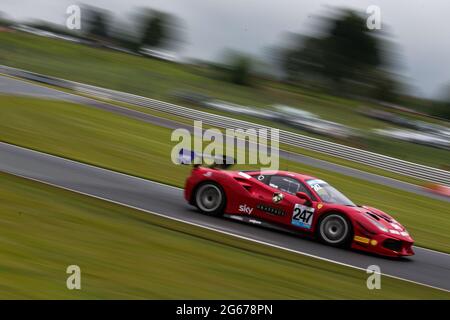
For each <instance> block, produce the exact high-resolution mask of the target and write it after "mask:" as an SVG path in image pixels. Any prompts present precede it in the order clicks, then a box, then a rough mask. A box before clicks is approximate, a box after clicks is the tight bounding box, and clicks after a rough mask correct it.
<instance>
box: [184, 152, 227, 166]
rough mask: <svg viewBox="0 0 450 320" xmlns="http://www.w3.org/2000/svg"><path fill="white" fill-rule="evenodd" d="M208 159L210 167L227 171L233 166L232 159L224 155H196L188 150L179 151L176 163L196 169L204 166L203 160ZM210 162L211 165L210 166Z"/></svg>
mask: <svg viewBox="0 0 450 320" xmlns="http://www.w3.org/2000/svg"><path fill="white" fill-rule="evenodd" d="M205 159H208V162H209V165H210V167H213V168H220V169H227V168H229V167H231V166H232V165H234V164H235V163H234V158H232V157H227V156H224V155H214V156H213V155H210V154H204V153H198V152H195V151H192V150H189V149H181V150H180V152H179V153H178V162H179V163H180V164H185V165H190V164H192V165H193V166H194V167H198V166H200V165H202V164H204V160H205ZM211 162H212V164H211Z"/></svg>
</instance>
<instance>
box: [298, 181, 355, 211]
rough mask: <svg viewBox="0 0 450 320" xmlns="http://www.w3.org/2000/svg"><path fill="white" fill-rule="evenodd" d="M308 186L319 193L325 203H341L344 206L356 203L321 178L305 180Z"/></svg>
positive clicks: (353, 205)
mask: <svg viewBox="0 0 450 320" xmlns="http://www.w3.org/2000/svg"><path fill="white" fill-rule="evenodd" d="M306 182H307V183H308V184H309V186H310V187H311V188H312V189H313V190H314V191H315V192H316V193H317V194H318V195H319V197H320V199H321V200H322V201H323V202H326V203H335V204H342V205H344V206H351V207H355V206H356V205H355V204H354V203H353V202H352V201H351V200H350V199H349V198H347V197H346V196H344V195H343V194H342V193H340V192H339V191H338V190H336V189H335V188H333V187H332V186H330V185H329V184H328V183H326V182H325V181H323V180H319V179H311V180H307V181H306Z"/></svg>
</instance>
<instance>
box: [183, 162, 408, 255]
mask: <svg viewBox="0 0 450 320" xmlns="http://www.w3.org/2000/svg"><path fill="white" fill-rule="evenodd" d="M184 196H185V199H186V200H187V201H188V202H189V203H190V204H191V205H194V206H196V207H197V208H198V209H199V210H200V211H201V212H202V213H205V214H209V215H214V216H222V215H225V216H227V217H230V218H234V219H237V220H240V221H243V222H249V223H253V224H257V225H263V226H268V227H275V228H277V229H280V228H282V229H286V230H289V231H294V232H298V233H302V234H306V235H309V236H312V237H315V238H317V239H319V240H320V241H322V242H323V243H326V244H328V245H331V246H336V247H351V248H354V249H358V250H363V251H368V252H372V253H376V254H380V255H384V256H390V257H400V256H411V255H413V254H414V251H413V249H412V245H413V242H414V240H413V239H412V238H411V236H410V235H409V234H408V232H407V231H406V229H405V228H404V227H403V226H402V225H401V224H400V223H398V222H397V221H396V220H395V219H394V218H392V217H391V216H389V215H388V214H386V213H384V212H382V211H381V210H378V209H375V208H372V207H367V206H357V205H356V204H354V203H353V202H352V201H351V200H349V199H348V198H347V197H346V196H344V195H343V194H342V193H341V192H339V191H338V190H336V189H335V188H333V187H332V186H331V185H329V184H328V183H326V182H325V181H323V180H320V179H317V178H315V177H311V176H308V175H304V174H299V173H294V172H287V171H244V172H243V171H227V170H223V166H222V167H217V166H211V167H204V166H200V165H196V166H194V168H193V170H192V173H191V175H190V176H189V178H188V179H187V181H186V186H185V189H184Z"/></svg>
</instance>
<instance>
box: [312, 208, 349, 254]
mask: <svg viewBox="0 0 450 320" xmlns="http://www.w3.org/2000/svg"><path fill="white" fill-rule="evenodd" d="M352 233H353V231H352V226H351V224H350V222H349V221H348V219H347V218H346V217H345V216H344V215H342V214H339V213H330V214H327V215H326V216H324V217H323V218H322V219H320V222H319V228H318V237H319V239H320V240H321V241H322V242H324V243H326V244H328V245H331V246H335V247H343V246H347V245H348V244H349V243H350V241H351V237H352Z"/></svg>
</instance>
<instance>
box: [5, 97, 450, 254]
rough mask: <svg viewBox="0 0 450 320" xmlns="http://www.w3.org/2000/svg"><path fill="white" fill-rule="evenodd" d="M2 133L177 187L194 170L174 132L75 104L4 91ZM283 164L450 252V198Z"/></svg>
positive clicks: (11, 139)
mask: <svg viewBox="0 0 450 320" xmlns="http://www.w3.org/2000/svg"><path fill="white" fill-rule="evenodd" d="M0 132H1V136H0V140H1V141H5V142H9V143H13V144H17V145H21V146H24V147H27V148H31V149H35V150H40V151H44V152H47V153H51V154H55V155H60V156H63V157H66V158H70V159H74V160H77V161H82V162H86V163H90V164H94V165H97V166H101V167H105V168H109V169H112V170H115V171H120V172H125V173H128V174H132V175H136V176H140V177H144V178H148V179H152V180H156V181H161V182H164V183H168V184H171V185H176V186H183V184H184V181H185V179H186V177H187V176H188V174H189V170H190V168H189V167H187V166H177V165H174V164H173V163H172V162H171V160H170V153H171V150H172V147H173V146H174V145H175V142H171V141H170V136H171V130H169V129H166V128H162V127H157V126H152V125H149V124H147V123H144V122H141V121H137V120H133V119H130V118H127V117H123V116H119V115H116V114H113V113H109V112H106V111H102V110H97V109H95V108H91V107H85V106H80V105H76V104H71V103H64V102H59V101H47V100H37V99H32V98H20V97H9V96H3V97H2V96H0ZM280 161H281V164H280V168H281V169H286V168H289V170H291V171H297V172H304V173H308V174H311V175H314V176H318V177H321V178H323V179H324V180H327V181H329V182H330V183H331V184H333V185H334V186H336V187H337V188H338V189H340V190H342V191H343V192H344V193H346V194H347V195H348V196H349V197H350V198H351V199H352V200H354V201H355V202H356V203H358V204H366V205H371V206H374V207H378V208H380V209H381V210H385V211H386V212H388V213H390V214H392V215H393V216H394V217H395V218H396V219H398V220H399V221H401V222H402V224H404V225H405V226H406V227H407V228H408V230H409V231H410V233H411V234H412V235H413V237H414V238H415V240H416V243H417V244H418V245H420V246H424V247H428V248H431V249H436V250H440V251H444V252H450V233H449V230H450V219H449V218H450V206H449V205H448V202H444V201H439V200H434V199H431V198H429V197H424V196H420V195H416V194H413V193H409V192H405V191H401V190H398V189H393V188H389V187H387V186H383V185H380V184H375V183H369V182H367V181H364V180H360V179H357V178H353V177H349V176H344V175H340V174H337V173H334V172H330V171H327V170H321V169H316V168H313V167H310V166H306V165H301V164H298V163H293V162H287V161H285V160H283V159H281V160H280ZM246 168H248V167H246Z"/></svg>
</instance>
